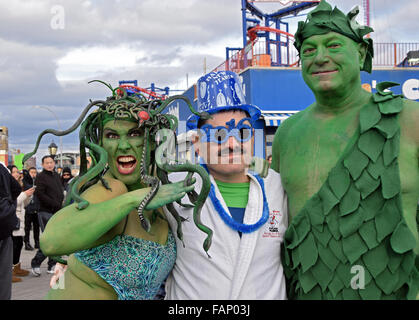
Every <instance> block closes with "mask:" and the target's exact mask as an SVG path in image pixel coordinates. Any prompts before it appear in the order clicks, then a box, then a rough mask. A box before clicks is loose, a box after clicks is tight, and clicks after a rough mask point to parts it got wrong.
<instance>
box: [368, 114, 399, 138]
mask: <svg viewBox="0 0 419 320" xmlns="http://www.w3.org/2000/svg"><path fill="white" fill-rule="evenodd" d="M374 128H376V129H377V130H378V131H379V132H380V133H381V134H382V135H383V137H384V138H386V139H391V138H392V137H393V136H394V135H395V134H396V132H397V131H399V124H398V121H397V117H394V116H387V115H383V116H382V118H381V120H380V122H378V123H377V124H376V125H375V126H374Z"/></svg>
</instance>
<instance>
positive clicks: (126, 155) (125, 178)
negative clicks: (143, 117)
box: [102, 120, 144, 186]
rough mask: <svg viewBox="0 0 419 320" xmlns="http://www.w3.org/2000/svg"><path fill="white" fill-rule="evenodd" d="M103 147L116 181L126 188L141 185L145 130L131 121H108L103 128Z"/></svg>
mask: <svg viewBox="0 0 419 320" xmlns="http://www.w3.org/2000/svg"><path fill="white" fill-rule="evenodd" d="M102 147H103V148H104V149H105V150H106V152H107V153H108V164H109V169H110V172H111V173H112V175H113V176H114V177H115V178H116V179H118V180H120V181H122V182H123V183H124V184H125V185H126V186H132V185H135V184H139V183H140V176H141V174H140V162H141V155H142V152H143V147H144V130H143V129H139V128H138V125H137V124H136V123H135V122H131V121H126V120H116V121H108V122H107V123H106V124H105V125H104V127H103V134H102Z"/></svg>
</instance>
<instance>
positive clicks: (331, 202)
mask: <svg viewBox="0 0 419 320" xmlns="http://www.w3.org/2000/svg"><path fill="white" fill-rule="evenodd" d="M319 197H320V199H321V203H323V206H322V210H323V213H324V215H327V214H328V213H329V212H330V210H332V208H333V207H334V206H335V205H336V204H338V203H339V199H338V198H337V197H336V196H335V194H334V193H333V192H332V191H331V190H330V189H329V187H328V186H327V183H325V184H323V186H322V187H321V188H320V190H319Z"/></svg>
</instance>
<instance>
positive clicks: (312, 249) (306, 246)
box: [299, 233, 319, 273]
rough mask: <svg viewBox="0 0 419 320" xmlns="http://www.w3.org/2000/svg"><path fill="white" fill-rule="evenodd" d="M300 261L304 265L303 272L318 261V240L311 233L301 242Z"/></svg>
mask: <svg viewBox="0 0 419 320" xmlns="http://www.w3.org/2000/svg"><path fill="white" fill-rule="evenodd" d="M299 254H300V262H301V265H302V267H303V273H304V272H306V271H307V270H308V269H310V268H311V267H312V266H313V265H314V264H315V263H316V261H317V258H318V257H319V253H318V251H317V246H316V242H315V240H314V237H313V235H312V234H311V233H309V234H308V236H307V237H306V238H305V239H304V241H303V242H301V244H300V246H299Z"/></svg>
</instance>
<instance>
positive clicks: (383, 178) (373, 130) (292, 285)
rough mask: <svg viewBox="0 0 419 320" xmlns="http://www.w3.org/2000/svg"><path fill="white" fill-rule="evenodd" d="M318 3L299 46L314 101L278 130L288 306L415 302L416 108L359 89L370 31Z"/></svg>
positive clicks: (380, 89) (418, 243) (276, 163)
mask: <svg viewBox="0 0 419 320" xmlns="http://www.w3.org/2000/svg"><path fill="white" fill-rule="evenodd" d="M357 14H358V8H355V9H354V10H352V11H351V12H349V13H348V14H347V15H345V14H343V13H342V12H341V11H340V10H339V9H338V8H334V9H332V7H331V6H330V5H329V4H328V3H327V2H326V1H322V2H321V3H320V4H319V5H318V6H317V7H316V9H315V10H313V11H311V12H310V13H309V15H308V17H307V20H306V21H305V22H303V21H301V22H300V23H299V25H298V30H297V33H296V35H295V46H296V48H297V49H298V51H299V53H300V57H301V62H302V75H303V78H304V81H305V82H306V83H307V85H308V86H309V87H310V89H311V90H312V91H313V93H314V96H315V98H316V101H315V102H314V103H313V104H312V105H310V106H309V107H308V108H306V109H305V110H303V111H301V112H299V113H298V114H296V115H295V116H293V117H291V118H290V119H288V120H287V121H285V123H284V124H282V125H281V127H280V128H279V129H278V131H277V132H276V135H275V140H274V147H273V159H272V167H273V169H274V170H277V171H280V172H281V177H282V181H283V185H284V188H285V190H286V192H287V194H288V199H289V213H290V217H289V219H290V224H289V228H288V230H287V232H286V235H285V242H284V250H283V254H284V257H283V259H282V261H283V263H284V269H285V273H286V276H287V282H288V283H287V284H288V288H287V290H288V296H289V298H290V299H415V298H416V297H417V294H418V288H419V272H418V267H419V259H418V253H419V239H418V220H417V204H418V198H419V168H418V155H419V130H418V129H417V128H418V127H417V123H418V122H419V104H418V103H417V102H413V101H409V100H406V99H403V97H402V96H397V95H394V94H393V93H392V92H390V91H388V90H385V89H387V88H389V87H392V86H394V85H397V84H396V83H391V82H385V83H381V84H379V85H377V93H375V94H371V93H369V92H367V91H365V90H364V89H363V88H362V87H361V80H360V70H361V71H367V72H371V66H372V57H373V46H372V40H371V39H369V38H364V36H365V35H366V34H368V33H370V32H371V31H372V29H371V28H369V27H363V26H360V25H359V24H358V23H357V22H356V21H355V16H356V15H357Z"/></svg>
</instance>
